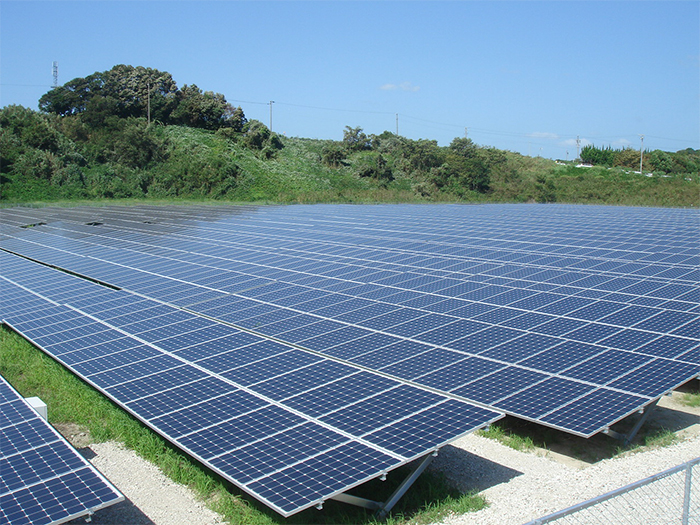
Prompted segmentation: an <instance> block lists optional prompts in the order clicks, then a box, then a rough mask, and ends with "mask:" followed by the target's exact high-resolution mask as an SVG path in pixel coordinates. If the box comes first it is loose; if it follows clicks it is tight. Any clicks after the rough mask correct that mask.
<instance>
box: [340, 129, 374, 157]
mask: <svg viewBox="0 0 700 525" xmlns="http://www.w3.org/2000/svg"><path fill="white" fill-rule="evenodd" d="M343 144H344V145H345V147H346V148H347V149H348V150H349V151H364V150H369V149H372V141H371V140H370V138H369V137H368V136H367V135H365V133H364V132H363V131H362V128H360V127H357V128H351V127H350V126H345V131H343Z"/></svg>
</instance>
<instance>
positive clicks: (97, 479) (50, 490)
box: [0, 377, 124, 525]
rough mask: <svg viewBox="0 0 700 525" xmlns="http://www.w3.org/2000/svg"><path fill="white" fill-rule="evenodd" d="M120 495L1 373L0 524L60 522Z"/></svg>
mask: <svg viewBox="0 0 700 525" xmlns="http://www.w3.org/2000/svg"><path fill="white" fill-rule="evenodd" d="M123 499H124V496H122V495H121V494H120V493H119V491H117V489H116V488H114V487H113V486H112V485H111V484H110V483H109V482H108V481H107V480H106V479H105V478H104V477H102V476H101V475H100V474H99V473H98V472H97V470H95V469H94V468H93V467H92V465H90V463H88V462H87V460H86V459H85V458H83V457H82V456H81V455H80V454H79V453H78V452H77V451H76V450H75V449H74V448H73V447H71V446H70V445H69V444H68V442H67V441H66V440H65V439H64V438H63V437H62V436H61V435H60V434H59V433H58V432H57V431H56V430H55V429H54V428H53V427H51V426H50V425H49V424H48V423H47V422H46V421H44V420H43V419H42V418H41V417H40V416H39V414H37V412H35V411H34V410H33V409H32V408H31V407H30V405H29V404H28V403H27V402H26V401H25V400H24V399H23V398H22V397H21V396H20V395H19V394H18V393H17V391H16V390H14V389H13V388H12V387H11V386H10V385H9V383H7V381H6V380H5V379H4V378H2V377H0V522H2V523H8V524H10V523H11V524H13V525H23V524H27V525H43V524H51V523H63V522H65V521H69V520H71V519H73V518H78V517H80V516H88V515H90V514H91V513H93V512H96V511H98V510H100V509H102V508H105V507H108V506H110V505H113V504H115V503H118V502H120V501H122V500H123Z"/></svg>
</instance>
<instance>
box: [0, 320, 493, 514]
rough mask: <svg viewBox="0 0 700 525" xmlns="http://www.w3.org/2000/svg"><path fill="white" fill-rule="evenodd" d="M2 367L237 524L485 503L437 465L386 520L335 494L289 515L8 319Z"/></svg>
mask: <svg viewBox="0 0 700 525" xmlns="http://www.w3.org/2000/svg"><path fill="white" fill-rule="evenodd" d="M0 374H1V375H2V376H3V377H5V378H6V379H7V380H8V381H9V382H10V383H11V384H12V385H13V386H14V387H15V388H16V389H17V390H18V391H19V392H20V393H21V394H22V395H23V396H25V397H29V396H38V397H40V398H41V399H42V400H43V401H44V402H45V403H46V404H47V405H48V410H49V421H50V422H52V423H53V424H59V423H74V424H77V425H79V426H80V427H83V428H85V429H86V430H87V431H88V432H89V433H90V436H91V438H92V440H93V442H104V441H110V440H113V441H117V442H121V443H123V444H124V445H125V446H126V447H127V448H129V449H132V450H134V451H135V452H136V453H137V454H138V455H140V456H141V457H143V458H145V459H146V460H148V461H150V462H151V463H153V464H155V465H156V466H158V467H159V468H160V469H161V470H162V471H163V473H164V474H165V475H166V476H168V477H169V478H170V479H172V480H173V481H176V482H178V483H181V484H184V485H186V486H188V487H189V488H191V489H192V490H193V491H194V493H195V494H196V496H197V497H198V498H199V499H200V500H202V501H203V502H204V503H205V504H206V505H207V506H208V507H210V508H211V509H212V510H214V511H216V512H218V513H220V514H221V515H222V516H224V518H225V519H226V520H227V521H228V522H229V523H232V524H235V525H271V524H282V523H285V524H287V523H288V524H329V525H330V524H339V525H351V524H352V525H373V524H378V523H385V524H388V525H404V524H408V523H411V524H417V525H422V524H428V523H432V522H435V521H438V520H440V519H442V518H443V517H445V516H448V515H451V514H463V513H465V512H470V511H475V510H479V509H481V508H483V507H485V506H486V501H485V500H484V499H483V497H481V496H478V495H475V494H461V493H459V492H458V491H456V490H455V489H453V488H451V487H450V486H449V485H448V483H447V482H446V481H445V479H444V478H443V477H442V476H441V475H439V474H438V473H435V472H433V471H430V470H428V471H426V472H424V473H423V474H422V475H421V476H420V477H419V478H418V481H416V483H414V485H413V486H412V487H411V489H410V490H409V491H408V492H407V493H406V495H404V497H403V498H402V499H401V500H400V501H399V503H398V504H397V505H396V506H395V507H394V509H393V511H392V513H391V514H390V515H389V516H388V517H387V518H386V519H384V520H379V519H377V518H375V516H374V514H373V513H372V512H370V511H366V510H364V509H361V508H358V507H353V506H350V505H347V504H343V503H340V502H336V501H327V502H326V503H325V504H324V508H323V510H322V511H318V510H316V509H308V510H306V511H303V512H301V513H299V514H296V515H294V516H292V517H290V518H287V519H284V518H282V517H281V516H279V515H278V514H276V513H275V512H274V511H272V510H270V509H268V508H267V507H265V506H264V505H262V504H261V503H259V502H257V501H256V500H254V499H252V498H250V497H248V496H247V495H245V494H244V493H242V492H241V491H240V490H238V489H237V488H236V487H235V486H233V485H232V484H230V483H228V482H227V481H226V480H224V479H222V478H220V477H219V476H218V475H216V474H215V473H213V472H212V471H210V470H208V469H207V468H205V467H204V466H202V465H201V464H200V463H198V462H197V461H195V460H193V459H191V458H190V457H189V456H187V455H185V454H183V453H182V452H180V451H179V450H178V449H176V448H175V447H173V446H172V445H170V444H169V442H168V441H166V440H165V439H163V438H161V437H160V436H159V435H158V434H156V433H155V432H153V431H152V430H150V429H149V428H148V427H146V426H145V425H143V424H142V423H141V422H139V421H138V420H137V419H135V418H133V417H131V416H130V415H129V414H127V413H126V412H125V411H124V410H122V409H121V408H120V407H119V406H117V405H116V404H114V403H112V402H111V401H110V400H109V399H107V398H106V397H105V396H103V395H102V394H101V393H99V392H98V391H97V390H95V389H93V388H92V387H91V386H89V385H88V384H86V383H84V382H83V381H82V380H81V379H79V378H78V377H77V376H75V375H74V374H72V373H71V372H69V371H68V370H66V369H65V368H64V367H63V366H62V365H60V364H59V363H57V362H56V361H54V360H53V359H51V358H50V357H48V356H47V355H45V354H44V353H43V352H42V351H40V350H39V349H37V348H35V347H34V346H33V345H31V344H30V343H28V342H27V341H26V340H24V339H23V338H22V337H20V336H19V335H17V334H15V333H14V332H12V331H10V330H8V329H7V328H6V327H4V326H3V327H0ZM409 467H410V465H409V466H404V467H401V468H399V469H397V470H396V471H392V472H390V473H389V475H388V476H387V480H386V481H384V482H382V481H379V480H372V481H370V482H368V483H365V484H364V485H362V486H360V487H357V488H356V489H353V490H352V491H351V493H352V494H354V495H357V496H361V497H365V498H370V499H373V500H378V501H384V500H386V499H387V498H388V497H389V495H390V494H391V493H392V492H393V491H394V490H395V489H396V487H397V486H398V485H399V483H400V482H401V481H403V479H404V478H405V476H406V475H408V473H410V469H409Z"/></svg>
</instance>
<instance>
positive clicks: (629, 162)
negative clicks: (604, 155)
mask: <svg viewBox="0 0 700 525" xmlns="http://www.w3.org/2000/svg"><path fill="white" fill-rule="evenodd" d="M639 155H640V153H639V150H637V149H633V148H625V149H623V150H618V151H616V152H615V156H614V160H613V166H621V167H623V168H630V169H639Z"/></svg>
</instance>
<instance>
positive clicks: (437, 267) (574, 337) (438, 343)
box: [0, 205, 700, 513]
mask: <svg viewBox="0 0 700 525" xmlns="http://www.w3.org/2000/svg"><path fill="white" fill-rule="evenodd" d="M698 218H699V215H698V213H697V211H695V210H679V209H635V208H607V207H593V206H561V205H558V206H552V205H547V206H536V205H486V206H458V205H451V206H450V205H445V206H442V205H441V206H404V205H401V206H330V205H318V206H287V207H282V206H270V207H253V206H222V207H196V206H193V207H134V208H130V207H120V208H119V207H115V208H112V207H110V208H99V209H94V208H75V209H70V210H60V209H44V210H28V209H9V210H0V224H1V225H2V229H0V248H2V249H4V250H7V251H9V252H13V253H16V254H20V255H22V256H24V257H28V258H31V259H34V260H36V261H40V262H42V263H44V264H50V265H53V266H56V267H60V268H62V269H65V270H68V271H71V272H74V273H76V274H79V275H83V276H87V277H89V278H91V279H94V280H96V281H99V282H102V283H108V284H109V285H111V286H114V287H118V288H120V289H121V290H122V291H110V292H109V293H108V292H107V291H106V290H105V288H104V287H100V286H98V285H92V284H91V288H90V290H89V291H87V290H86V291H85V292H84V293H85V295H84V296H83V297H78V296H77V295H76V293H75V291H74V290H73V288H72V285H67V284H66V285H65V289H63V288H61V287H57V286H56V284H55V283H53V282H52V284H45V282H44V281H43V277H42V278H41V279H39V278H34V279H33V278H32V276H33V275H34V272H36V271H37V270H36V269H27V267H26V265H27V264H29V263H27V262H26V261H21V262H18V261H16V260H15V259H16V258H13V261H15V262H13V263H12V264H13V265H17V268H18V270H17V271H18V273H17V275H15V276H10V277H8V279H9V281H7V284H6V286H8V285H10V282H11V283H12V284H11V286H14V287H19V286H21V287H22V288H21V289H22V290H23V293H24V292H29V291H31V292H33V293H32V294H31V295H32V298H31V300H29V299H27V300H28V301H29V303H28V304H30V305H33V302H34V301H36V297H37V295H36V294H40V295H41V294H48V295H46V297H48V298H49V299H51V300H53V301H55V302H56V303H61V304H63V303H67V304H69V305H70V310H71V312H73V313H72V314H71V315H76V312H79V313H80V315H84V316H87V317H88V318H89V319H90V321H91V323H92V324H96V325H98V326H93V327H92V329H96V330H98V333H102V332H104V331H106V329H105V328H104V326H108V327H109V330H112V329H115V330H117V331H119V332H120V334H121V335H122V336H125V337H126V338H127V339H128V338H134V339H135V340H137V341H138V342H139V343H141V344H145V345H146V346H147V348H148V349H149V351H152V349H153V348H154V347H155V348H157V350H158V351H159V352H161V354H162V353H163V352H165V355H166V356H167V357H168V358H171V359H179V360H180V361H178V362H179V363H180V362H182V360H184V361H186V362H187V363H188V364H192V366H195V368H196V369H197V370H200V369H204V368H206V370H207V373H213V374H215V375H216V377H217V378H218V379H220V380H222V381H226V382H228V383H227V384H229V385H235V386H236V388H240V389H241V391H242V392H244V393H250V394H251V395H252V396H253V397H254V398H255V399H260V396H264V397H265V399H266V400H268V399H269V401H270V403H272V404H273V405H274V404H275V403H283V404H284V408H285V410H287V409H289V410H293V411H299V412H301V413H302V414H303V416H304V417H307V418H311V419H312V422H313V423H317V422H321V423H322V424H323V425H327V426H328V427H330V428H332V429H333V431H334V432H336V431H338V432H340V433H341V435H343V433H345V434H344V435H345V436H346V437H350V436H352V439H355V438H357V437H360V438H361V439H363V440H365V441H367V440H369V437H368V436H370V435H372V439H373V440H374V441H372V443H374V444H377V443H382V444H383V445H382V446H384V443H385V442H386V443H391V441H392V440H394V441H396V440H398V441H401V440H403V439H409V440H410V438H409V437H407V436H411V435H412V434H413V433H414V431H415V428H416V427H415V425H413V424H412V422H410V421H407V423H406V424H405V425H403V427H402V426H401V425H400V424H399V423H400V422H401V421H403V417H405V416H403V415H401V412H400V411H399V414H398V415H396V416H393V417H394V418H393V419H391V418H390V419H389V420H390V421H393V426H392V425H390V426H389V427H387V428H386V429H384V428H383V426H384V425H386V424H387V421H389V420H385V419H382V417H384V416H385V415H386V414H388V413H389V412H391V411H392V407H394V406H398V405H397V404H400V403H399V402H398V401H397V400H396V399H394V398H391V399H390V400H389V399H387V401H386V402H384V404H382V405H381V406H382V408H381V409H379V410H376V408H373V410H371V411H370V410H366V411H360V412H357V413H353V417H352V418H350V419H351V420H352V422H346V421H344V420H343V419H342V414H343V410H340V411H339V412H338V413H339V414H341V416H339V417H336V416H335V415H333V414H330V413H328V412H327V410H328V408H329V407H328V406H325V407H324V406H322V407H317V406H316V405H317V404H318V403H319V402H318V401H317V396H321V397H320V399H322V400H326V399H333V400H334V401H333V402H334V403H339V402H341V401H340V400H345V399H346V397H345V396H347V395H351V394H352V393H357V392H360V393H362V392H365V390H364V389H365V388H369V387H368V386H367V385H366V384H365V383H362V384H361V385H358V384H357V383H356V382H355V380H353V381H350V380H349V379H348V378H349V377H353V378H354V377H356V376H362V377H366V376H367V377H371V379H370V380H369V381H368V383H369V384H372V385H387V386H383V387H380V389H383V392H389V391H392V392H393V391H394V390H396V391H397V392H398V391H401V392H403V391H404V390H405V389H408V388H411V389H414V390H415V391H416V392H419V393H420V394H416V395H418V397H419V398H420V399H422V397H421V396H428V398H429V399H433V398H430V395H435V396H440V397H439V399H440V401H439V402H438V401H435V402H434V403H433V404H436V403H437V404H440V406H443V405H444V406H446V407H447V406H450V407H452V406H453V405H452V404H451V403H457V402H458V403H461V404H459V405H454V406H459V407H461V408H460V410H467V411H470V412H469V413H470V414H471V413H472V412H473V411H474V410H476V406H480V407H483V410H485V412H477V413H478V414H480V415H481V416H482V417H481V419H480V418H478V417H477V418H476V419H474V420H470V419H468V422H469V423H468V424H465V425H462V422H460V421H459V417H455V415H454V414H452V413H446V414H441V413H440V412H439V411H437V410H435V409H434V408H433V409H430V410H426V412H425V413H424V414H425V415H426V416H431V417H434V420H433V421H432V425H433V427H431V428H441V427H451V426H452V425H454V426H456V427H459V428H458V431H456V432H453V433H452V434H449V433H448V434H449V435H451V436H453V435H456V434H457V433H459V432H462V433H464V432H467V431H470V430H472V429H474V428H478V427H479V425H483V424H486V422H488V421H491V420H493V419H494V418H496V417H498V416H497V414H498V413H507V414H512V415H514V416H517V417H521V418H524V419H527V420H531V421H535V422H538V423H541V424H543V425H547V426H551V427H554V428H558V429H561V430H564V431H567V432H571V433H573V434H576V435H579V436H584V437H588V436H591V435H593V434H595V433H597V432H600V431H603V430H605V429H607V428H609V427H610V426H611V425H612V424H614V423H615V422H617V421H619V420H620V419H622V418H624V417H626V416H628V415H629V414H631V413H634V412H636V411H638V410H640V409H641V408H643V407H645V406H647V405H649V404H651V403H653V402H655V400H657V399H658V398H659V397H660V396H661V395H663V394H665V393H667V392H669V391H670V390H672V389H674V388H676V387H677V386H679V385H680V384H682V383H684V382H686V381H688V380H689V379H691V378H693V377H695V376H697V375H698V372H699V371H700V306H698V303H699V299H700V291H699V287H698V282H699V281H700V279H699V277H700V270H698V266H699V265H698V262H699V261H700V256H699V253H700V252H699V246H698V245H699V241H698V239H699V237H698V232H699V231H700V228H699V227H698V224H699V222H698ZM26 225H35V226H33V227H31V228H20V226H26ZM6 257H9V256H6ZM6 264H8V265H9V264H10V263H9V262H5V261H4V260H3V275H4V276H5V275H6V272H5V271H4V268H5V265H6ZM66 277H67V276H65V275H63V278H66ZM75 282H79V281H78V280H77V279H76V280H75ZM81 286H87V285H86V284H85V281H82V283H81ZM127 292H129V293H127ZM17 293H19V292H17ZM113 294H118V295H119V296H118V297H117V296H114V298H111V297H112V295H113ZM12 297H14V296H8V295H7V294H5V293H3V301H4V305H5V306H4V308H5V312H6V314H5V315H6V316H8V315H10V316H11V317H10V318H9V323H10V324H12V326H13V327H15V328H16V329H17V330H18V331H20V332H21V333H23V334H24V335H25V336H27V337H29V338H30V339H32V337H34V339H32V340H33V341H34V342H35V343H36V344H37V345H38V346H40V347H42V348H44V349H45V350H47V351H49V353H52V351H51V348H50V347H51V344H54V343H47V342H45V341H44V340H42V339H37V337H38V336H35V335H34V333H33V332H31V330H32V328H31V326H33V325H32V324H31V323H34V322H37V321H36V319H35V318H34V317H32V316H33V315H36V313H37V312H36V309H35V306H29V313H27V314H25V315H29V318H27V319H26V320H25V318H24V317H22V318H17V316H16V312H17V311H16V308H15V307H16V300H15V299H14V298H12ZM107 297H110V299H109V301H112V300H114V301H116V302H115V303H113V304H114V306H112V303H110V302H108V301H107V300H106V298H107ZM123 301H127V302H128V303H129V304H128V306H127V305H126V304H122V302H123ZM132 302H133V303H134V304H133V305H132ZM2 305H3V303H0V307H2ZM123 307H126V309H125V310H122V308H123ZM183 309H184V311H183ZM111 310H114V311H113V312H112V311H111ZM134 312H140V314H139V315H136V316H134ZM112 314H117V315H112ZM12 316H14V317H12ZM114 320H116V321H114ZM6 321H8V319H6ZM71 322H73V320H72V319H71ZM85 322H86V321H85ZM23 323H29V324H23ZM38 324H39V325H48V326H52V325H50V324H48V323H46V321H45V320H44V321H38ZM62 330H64V332H65V331H68V330H73V329H72V328H70V329H69V328H66V329H63V328H62ZM230 331H233V332H230ZM64 332H62V331H57V330H56V327H54V328H48V329H47V332H46V334H44V332H42V333H41V335H42V337H48V338H49V339H48V340H47V341H53V339H52V338H55V337H57V335H56V333H59V334H61V333H64ZM144 334H146V336H144ZM222 334H223V335H222ZM71 335H73V334H71ZM86 337H90V336H86ZM239 338H243V339H242V342H239V341H238V339H239ZM250 338H254V339H252V340H251V339H250ZM251 341H252V342H251ZM268 347H273V348H274V350H272V353H269V352H267V351H265V352H264V353H262V354H257V353H256V352H257V351H258V349H259V348H265V349H267V348H268ZM200 348H201V349H206V350H205V351H206V354H200V353H197V352H198V351H199V350H200ZM54 355H55V353H54ZM135 355H136V354H135ZM144 356H145V357H140V358H139V359H146V360H148V359H157V358H160V359H164V364H163V365H162V366H163V367H165V369H166V370H171V369H173V366H175V365H174V362H172V361H169V360H167V359H165V358H164V357H163V356H162V355H159V356H157V357H151V355H150V354H148V356H146V355H145V354H144ZM202 356H204V357H202ZM244 356H245V357H244ZM58 357H59V359H61V357H60V356H58ZM240 358H244V359H252V360H253V361H254V365H249V364H247V361H246V362H245V363H243V362H241V363H239V362H238V361H237V359H240ZM198 359H201V360H200V361H198ZM232 359H233V360H232ZM63 362H64V363H66V361H65V360H64V361H63ZM155 362H157V363H159V362H160V361H155ZM66 364H67V365H68V366H70V367H71V368H72V369H73V370H74V371H76V372H77V373H79V374H81V375H82V376H83V377H86V378H87V379H88V380H91V379H90V376H89V374H87V373H86V372H85V371H83V370H81V369H80V367H79V366H78V365H77V363H66ZM159 366H160V365H159ZM198 367H201V368H198ZM176 368H177V367H176ZM317 369H318V370H320V372H318V376H320V377H322V378H324V379H325V378H328V379H329V381H328V383H329V384H328V385H325V384H324V385H323V386H319V384H318V383H317V382H314V381H318V379H314V378H316V377H317V376H316V375H314V374H316V372H315V371H316V370H317ZM108 370H109V369H108ZM327 370H333V372H327ZM129 373H131V372H129ZM151 373H153V372H151ZM285 373H286V374H287V376H284V375H281V374H285ZM334 374H339V375H334ZM106 376H107V377H108V379H109V380H111V381H114V380H116V379H120V380H123V377H121V376H118V375H115V372H114V371H110V372H109V373H107V374H106ZM149 377H150V376H149ZM310 378H311V379H310ZM338 378H342V379H338ZM147 381H149V384H150V385H153V386H152V387H151V388H155V389H158V388H162V386H161V385H160V384H159V383H158V376H157V374H156V375H154V376H153V377H152V378H149V379H148V380H147ZM309 381H310V382H309ZM92 382H93V384H96V386H98V388H101V389H103V391H106V392H107V393H108V394H109V393H110V388H112V387H111V385H110V386H109V387H108V386H106V385H104V384H102V385H101V384H97V383H96V382H94V381H92ZM386 382H389V383H386ZM297 384H298V385H299V386H298V387H297V389H296V390H295V389H294V388H295V385H297ZM252 385H256V386H252ZM257 385H264V388H263V387H260V388H258V386H257ZM290 388H291V389H292V390H289V389H290ZM237 392H238V391H237ZM372 392H375V391H374V390H372ZM412 392H413V390H412ZM187 395H188V396H189V395H190V394H189V393H188V394H187ZM409 397H410V396H409ZM399 398H401V399H403V397H402V396H399ZM352 399H353V400H354V399H355V398H352ZM435 399H438V398H435ZM324 402H325V401H322V402H321V404H323V403H324ZM342 402H345V401H342ZM352 402H354V401H352ZM129 403H131V401H127V402H125V403H124V404H125V405H127V406H128V405H129ZM416 403H418V402H417V401H415V400H414V399H413V398H411V399H410V400H409V401H408V406H409V407H412V408H414V409H415V407H422V406H423V405H421V404H420V403H418V404H416ZM475 405H476V406H475ZM275 406H276V405H275ZM337 406H338V405H333V409H334V410H338V409H337ZM353 406H354V405H353ZM428 406H433V405H430V404H429V405H428ZM128 407H129V406H128ZM467 407H469V408H468V409H467ZM132 410H133V408H132ZM324 410H326V412H324ZM385 412H386V414H385ZM448 412H449V411H448ZM324 414H325V415H324ZM377 414H381V416H378V415H377ZM140 417H142V418H144V420H147V421H151V422H152V421H153V420H154V419H155V418H157V417H159V416H155V417H154V415H153V414H151V413H146V414H143V415H141V416H140ZM378 417H379V419H377V418H378ZM187 425H190V422H189V420H188V421H187V422H186V423H185V426H187ZM328 427H326V428H328ZM378 429H381V430H378ZM373 430H374V433H373V432H372V431H373ZM167 432H170V431H166V433H167ZM430 432H434V430H431V431H430ZM443 438H444V439H443ZM206 439H209V438H206ZM440 439H443V441H442V442H443V443H444V442H447V441H448V439H449V436H440V438H439V439H436V440H433V441H431V446H434V445H435V443H437V441H440ZM384 440H386V441H384ZM369 441H371V440H369ZM188 443H189V442H188ZM363 444H365V445H366V444H367V443H363ZM181 446H183V445H182V444H181ZM188 446H189V447H190V448H188ZM197 446H198V445H197V444H194V441H193V442H192V444H191V445H187V444H186V445H184V448H187V449H188V450H190V451H192V450H193V448H195V449H196V447H197ZM370 448H371V447H370ZM409 448H410V447H409ZM418 448H421V447H418ZM428 448H429V447H423V448H422V449H421V450H422V452H423V453H424V452H425V451H426V450H428ZM197 450H198V449H197ZM334 450H335V449H334ZM412 450H413V449H412ZM415 450H418V449H417V448H416V449H415ZM382 452H386V451H382ZM391 452H393V453H399V454H400V455H401V457H400V458H394V459H395V460H398V461H395V463H394V464H399V463H403V462H405V460H407V459H408V457H409V456H411V454H410V453H408V452H406V451H403V450H401V451H399V449H398V448H395V449H393V450H391ZM195 455H197V454H196V452H195ZM388 456H391V454H388ZM414 456H415V455H414ZM198 457H201V455H200V456H198ZM329 464H330V463H329ZM329 468H330V467H328V466H326V467H324V468H323V469H319V470H322V471H324V472H328V471H329ZM382 468H385V467H384V466H382ZM364 474H367V473H363V475H364ZM360 477H361V476H360ZM241 479H247V478H241ZM352 481H353V482H354V481H355V478H353V480H352ZM239 485H245V483H243V484H241V483H239ZM243 488H244V489H246V490H249V492H255V493H256V494H257V495H258V496H259V495H260V494H258V493H257V492H256V491H252V490H250V488H249V487H247V486H243ZM314 497H316V496H314ZM263 499H265V498H264V497H263ZM312 499H313V497H312V498H310V499H309V500H308V501H305V502H304V503H300V504H299V505H297V507H294V508H292V507H293V506H290V507H288V508H287V510H284V509H285V507H283V506H280V505H279V504H278V505H277V506H276V508H277V509H278V510H280V509H282V513H285V512H288V513H289V512H294V511H297V509H301V508H304V505H307V506H308V505H311V504H312V501H311V500H312Z"/></svg>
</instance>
